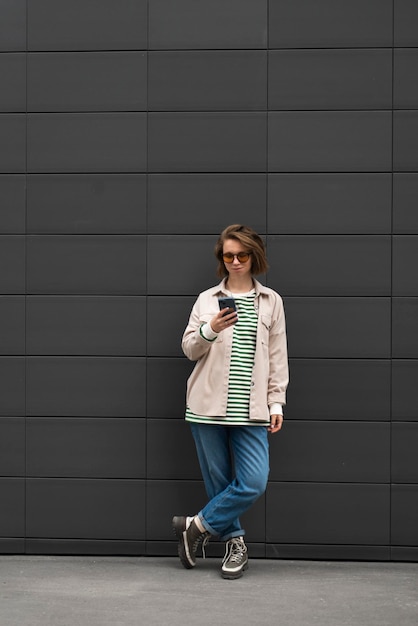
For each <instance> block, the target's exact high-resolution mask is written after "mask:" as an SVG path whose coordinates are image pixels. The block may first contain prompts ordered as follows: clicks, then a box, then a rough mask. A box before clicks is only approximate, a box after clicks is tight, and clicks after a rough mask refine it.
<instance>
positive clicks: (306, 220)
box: [267, 174, 418, 235]
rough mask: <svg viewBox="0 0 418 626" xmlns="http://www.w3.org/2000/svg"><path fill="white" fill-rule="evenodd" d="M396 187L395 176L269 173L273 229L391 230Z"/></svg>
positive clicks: (282, 231)
mask: <svg viewBox="0 0 418 626" xmlns="http://www.w3.org/2000/svg"><path fill="white" fill-rule="evenodd" d="M391 186H392V183H391V175H390V174H269V176H268V213H267V218H268V225H269V233H270V234H274V233H277V234H286V233H294V234H315V233H317V234H331V233H335V234H339V233H340V234H344V233H347V234H361V235H363V234H366V233H371V234H382V233H390V232H391ZM417 188H418V187H417Z"/></svg>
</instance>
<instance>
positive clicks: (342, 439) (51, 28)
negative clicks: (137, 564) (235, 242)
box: [0, 0, 418, 560]
mask: <svg viewBox="0 0 418 626" xmlns="http://www.w3.org/2000/svg"><path fill="white" fill-rule="evenodd" d="M417 22H418V3H416V2H415V0H394V1H392V0H338V1H336V0H315V1H312V0H270V2H268V1H267V0H212V1H211V2H207V0H175V1H173V0H149V1H148V2H146V1H145V0H28V1H26V0H1V1H0V50H1V53H0V111H1V114H0V172H1V174H0V232H1V233H2V234H1V235H0V293H1V294H2V295H1V296H0V353H1V357H0V415H1V417H0V501H1V507H0V550H1V551H3V552H27V553H81V554H87V553H98V554H100V553H110V554H112V553H113V554H116V553H121V554H154V555H155V554H164V555H166V554H174V553H175V550H176V546H175V543H174V541H173V539H172V536H171V530H170V520H171V516H172V515H173V514H181V513H193V512H195V511H196V510H197V509H198V507H200V506H201V505H202V504H203V502H204V490H203V485H202V483H201V480H200V473H199V469H198V465H197V462H196V458H195V453H194V448H193V443H192V440H191V437H190V434H189V432H188V428H187V426H186V425H185V423H184V421H183V411H184V389H185V380H186V377H187V375H188V374H189V372H190V371H191V364H190V363H189V362H188V361H187V360H186V359H185V358H184V357H183V356H182V353H181V350H180V337H181V333H182V331H183V328H184V326H185V324H186V321H187V317H188V314H189V311H190V307H191V305H192V303H193V301H194V299H195V297H196V294H197V293H198V292H199V291H201V290H203V289H205V288H206V287H209V286H211V285H212V284H214V282H215V280H216V278H215V274H214V268H215V263H214V259H213V258H212V248H213V245H214V242H215V238H216V235H217V233H218V232H219V231H220V230H221V229H222V228H223V227H224V226H226V225H227V224H229V223H231V222H236V221H240V222H244V223H248V224H250V225H252V226H253V227H254V228H256V229H257V230H259V231H260V232H261V233H262V234H263V235H265V236H266V241H267V245H268V254H269V260H270V265H271V270H270V271H269V273H268V276H267V277H266V282H267V284H268V285H270V286H271V287H273V288H275V289H276V290H277V291H279V292H280V293H281V294H282V295H283V296H284V299H285V305H286V311H287V320H288V336H289V352H290V359H291V386H290V389H289V397H288V402H289V404H288V408H287V411H286V418H287V419H286V422H285V427H284V429H283V433H282V434H280V435H279V436H277V435H276V436H275V437H274V438H272V439H271V476H270V484H269V488H268V491H267V493H266V495H265V497H264V498H262V499H261V500H260V501H259V502H258V503H257V504H256V506H255V507H254V509H253V510H252V511H251V512H250V513H249V514H248V515H247V516H246V521H245V522H246V526H247V532H248V535H247V539H248V541H249V543H250V544H251V551H252V554H253V555H256V556H268V557H276V556H279V557H280V556H281V557H303V558H306V557H318V558H363V559H391V558H392V559H411V560H413V559H417V555H418V548H417V544H418V462H417V459H418V455H417V453H416V450H417V444H418V421H417V420H418V409H417V405H418V393H417V389H418V384H417V383H418V339H417V337H418V315H417V313H418V282H417V270H416V268H417V265H418V246H417V243H418V218H417V215H418V212H417V201H418V87H417V85H418V82H417V80H416V77H417V66H418V63H417V61H418V34H417V32H418V31H417V29H416V24H417ZM216 549H217V548H216V547H215V548H214V551H215V552H216Z"/></svg>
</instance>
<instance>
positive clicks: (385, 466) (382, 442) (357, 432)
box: [270, 420, 390, 483]
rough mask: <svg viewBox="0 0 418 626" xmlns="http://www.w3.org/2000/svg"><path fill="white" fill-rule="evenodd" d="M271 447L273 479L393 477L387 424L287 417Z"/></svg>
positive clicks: (372, 480)
mask: <svg viewBox="0 0 418 626" xmlns="http://www.w3.org/2000/svg"><path fill="white" fill-rule="evenodd" d="M270 450H271V454H270V480H280V481H298V482H336V483H345V482H350V483H365V482H370V483H388V482H390V424H389V423H386V424H384V423H381V424H379V423H376V422H374V423H370V422H362V423H358V422H357V423H353V422H342V421H339V422H320V421H315V422H299V421H293V420H289V421H286V422H285V426H284V427H283V431H282V432H281V433H280V437H274V438H272V440H271V442H270Z"/></svg>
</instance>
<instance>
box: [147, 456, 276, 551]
mask: <svg viewBox="0 0 418 626" xmlns="http://www.w3.org/2000/svg"><path fill="white" fill-rule="evenodd" d="M190 452H192V449H191V450H190ZM206 500H207V497H206V494H205V489H204V486H203V482H201V481H191V480H184V481H182V480H171V481H167V480H152V481H149V483H148V488H147V539H148V541H153V540H165V541H167V540H173V531H172V529H171V520H172V517H173V515H185V514H186V515H194V514H195V513H198V512H199V511H200V509H201V508H202V507H203V506H204V505H205V504H206ZM241 521H242V524H243V526H244V528H245V530H246V541H247V542H248V541H265V523H266V521H265V497H264V496H262V497H261V498H260V499H259V500H258V501H257V502H256V503H255V505H254V506H253V507H252V508H251V509H250V510H249V511H248V512H247V513H245V515H243V516H242V518H241Z"/></svg>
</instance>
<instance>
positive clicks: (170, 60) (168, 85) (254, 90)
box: [148, 50, 267, 111]
mask: <svg viewBox="0 0 418 626" xmlns="http://www.w3.org/2000/svg"><path fill="white" fill-rule="evenodd" d="M148 71H149V80H148V88H149V98H148V106H149V109H150V110H151V111H216V110H220V111H227V110H233V111H234V110H235V111H240V110H258V109H261V110H264V109H265V108H266V105H267V53H266V52H265V51H249V50H230V51H226V50H222V51H215V50H202V51H198V52H197V51H183V52H182V51H179V52H177V51H170V52H150V53H149V61H148Z"/></svg>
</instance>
